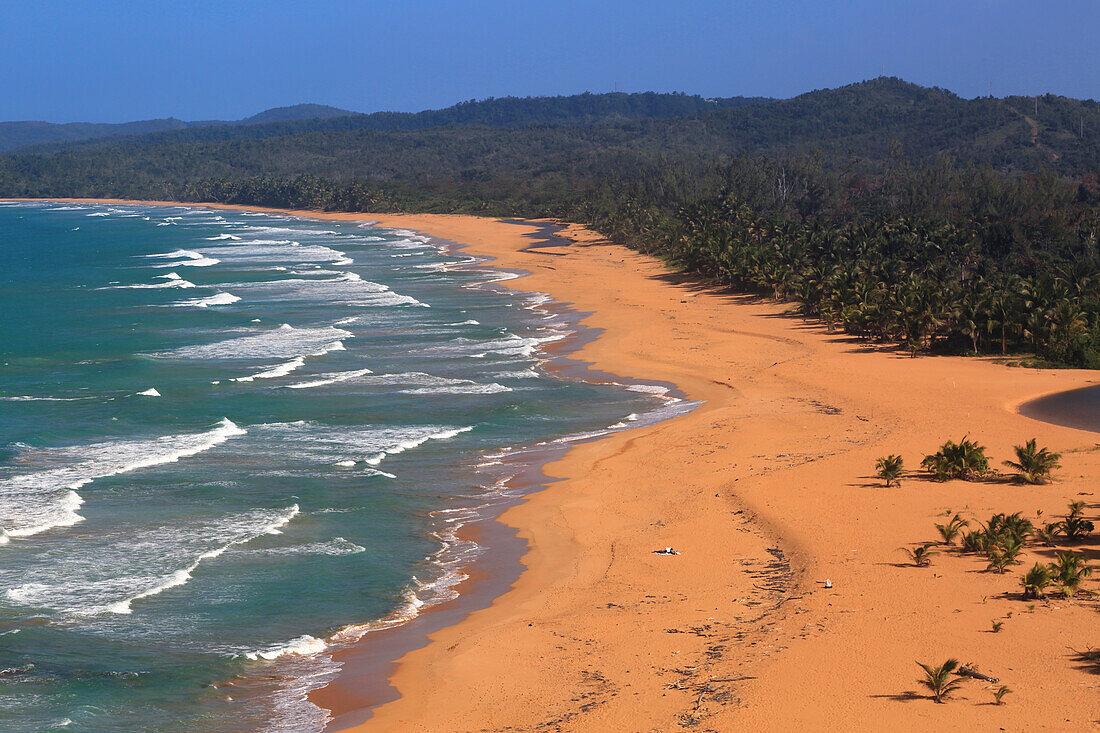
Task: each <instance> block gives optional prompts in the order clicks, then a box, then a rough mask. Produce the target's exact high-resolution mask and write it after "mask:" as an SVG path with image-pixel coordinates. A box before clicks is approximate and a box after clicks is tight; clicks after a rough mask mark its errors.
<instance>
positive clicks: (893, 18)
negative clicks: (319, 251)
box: [0, 0, 1100, 122]
mask: <svg viewBox="0 0 1100 733" xmlns="http://www.w3.org/2000/svg"><path fill="white" fill-rule="evenodd" d="M0 10H2V13H0V69H3V73H2V74H0V120H27V119H35V120H49V121H54V122H71V121H78V120H79V121H104V122H119V121H124V120H133V119H148V118H154V117H170V116H173V117H180V118H182V119H189V120H199V119H213V118H217V119H237V118H240V117H244V116H247V115H249V114H253V113H255V112H258V111H260V110H263V109H266V108H269V107H275V106H282V105H287V104H296V103H299V102H317V103H323V104H332V105H336V106H339V107H344V108H347V109H352V110H356V111H363V112H373V111H377V110H408V111H411V110H419V109H425V108H435V107H445V106H448V105H450V104H453V103H454V102H457V101H461V100H466V99H474V98H484V97H488V96H505V95H509V94H511V95H518V96H525V95H543V94H572V93H576V92H583V91H593V92H599V91H610V90H612V89H614V88H615V87H616V85H618V88H619V89H621V90H623V91H647V90H652V91H685V92H689V93H698V94H703V95H706V96H733V95H764V96H777V97H789V96H793V95H795V94H799V93H802V92H805V91H810V90H812V89H819V88H822V87H833V86H840V85H843V84H848V83H851V82H855V81H860V80H863V79H868V78H872V77H875V76H878V75H879V74H880V73H881V72H882V71H885V73H886V74H888V75H891V76H900V77H902V78H904V79H907V80H909V81H913V82H916V83H919V84H924V85H929V86H933V85H934V86H940V87H945V88H947V89H950V90H952V91H954V92H956V93H958V94H960V95H962V96H965V97H973V96H978V95H984V94H988V93H989V85H990V82H992V84H993V92H994V94H996V95H997V96H1003V95H1006V94H1036V93H1044V92H1054V93H1057V94H1064V95H1068V96H1075V97H1088V98H1092V99H1098V98H1100V39H1098V38H1097V31H1098V30H1100V2H1098V1H1097V0H1073V1H1069V0H1032V1H1027V2H1025V1H1024V0H952V1H951V2H946V1H941V0H925V1H919V0H912V1H906V0H878V1H877V2H868V1H865V0H858V1H857V0H804V1H803V2H789V1H788V0H770V1H769V0H761V1H759V2H730V1H727V2H718V1H717V0H697V1H693V0H680V1H679V2H646V1H643V0H635V1H634V2H629V1H628V0H616V1H612V0H605V1H601V0H588V1H587V2H577V1H575V0H555V1H554V2H544V1H543V0H528V1H527V2H524V1H523V0H513V1H511V2H505V1H501V0H485V1H477V0H451V1H450V2H438V1H435V0H389V1H388V2H375V1H369V0H368V1H364V0H360V1H359V2H351V1H349V0H343V1H338V0H313V1H312V2H299V1H296V0H295V1H291V0H267V2H255V1H251V0H248V1H237V0H219V1H217V2H212V1H209V0H175V2H168V1H167V0H142V1H136V0H133V1H127V2H124V1H121V0H115V1H112V0H66V1H60V0H0Z"/></svg>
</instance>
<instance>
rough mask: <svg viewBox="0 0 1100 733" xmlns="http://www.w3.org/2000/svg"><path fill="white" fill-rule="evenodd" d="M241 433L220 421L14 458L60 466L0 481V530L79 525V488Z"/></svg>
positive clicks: (13, 532)
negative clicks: (186, 429) (184, 430)
mask: <svg viewBox="0 0 1100 733" xmlns="http://www.w3.org/2000/svg"><path fill="white" fill-rule="evenodd" d="M245 433H246V431H245V430H243V429H241V428H239V427H237V425H236V424H234V423H233V421H231V420H229V419H228V418H223V419H222V421H221V422H220V423H218V425H217V426H216V427H214V428H213V429H211V430H208V431H206V432H203V433H185V434H182V435H168V436H165V437H161V438H152V439H145V440H125V439H120V440H112V441H106V442H103V443H92V444H89V445H82V446H72V447H68V448H55V449H42V450H36V451H32V450H24V451H22V452H21V453H20V454H18V455H17V456H16V458H15V463H17V464H19V465H20V466H22V465H27V464H34V463H39V464H43V465H51V464H54V465H55V464H57V463H62V464H64V465H62V466H60V467H55V468H45V469H43V470H39V471H35V472H32V473H20V474H14V475H6V476H3V477H2V478H0V529H2V530H3V531H4V532H5V534H6V535H7V536H9V537H29V536H31V535H35V534H38V533H40V532H45V531H46V530H49V529H53V528H55V527H68V526H72V525H74V524H76V523H78V522H81V521H83V520H84V517H82V516H80V514H78V513H77V511H78V510H79V509H80V506H81V505H82V504H83V503H84V499H83V498H82V497H81V496H80V495H79V494H78V493H77V490H78V489H80V488H81V487H82V486H84V485H86V484H89V483H91V482H92V481H95V480H96V479H101V478H106V477H108V476H115V475H118V474H121V473H129V472H132V471H137V470H140V469H143V468H150V467H152V466H159V465H163V464H166V463H175V462H177V461H179V460H180V459H182V458H187V457H190V456H194V455H197V454H199V453H202V452H204V451H208V450H210V449H211V448H213V447H215V446H217V445H220V444H222V443H224V442H225V441H227V440H229V439H230V438H233V437H236V436H239V435H244V434H245Z"/></svg>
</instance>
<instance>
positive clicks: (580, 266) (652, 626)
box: [134, 202, 1100, 731]
mask: <svg viewBox="0 0 1100 733" xmlns="http://www.w3.org/2000/svg"><path fill="white" fill-rule="evenodd" d="M134 203H139V202H134ZM141 203H149V202H141ZM218 208H234V207H226V206H219V207H218ZM241 208H255V207H241ZM290 213H294V214H300V215H304V216H312V217H318V218H330V217H331V218H338V219H348V220H376V221H379V222H381V224H382V225H384V226H393V227H401V228H407V229H414V230H417V231H421V232H424V233H427V234H430V235H433V236H435V237H438V238H441V239H446V240H451V241H454V242H461V243H463V244H464V245H466V246H467V251H469V252H470V253H472V254H477V255H487V256H490V257H493V258H494V259H495V261H494V262H493V264H494V265H499V266H502V267H506V268H510V269H513V268H514V269H521V270H525V271H527V272H528V273H529V275H528V276H526V277H524V278H521V279H517V280H511V281H508V283H507V285H508V286H511V287H514V288H517V289H523V290H534V291H541V292H545V293H548V294H550V295H551V296H553V297H554V298H556V299H558V300H559V301H563V302H565V303H568V304H570V306H571V307H572V308H574V309H575V310H577V311H579V312H580V313H583V314H588V315H586V316H585V318H584V323H585V324H586V325H589V326H593V327H597V328H599V329H601V330H602V332H601V334H600V336H599V338H598V339H596V340H594V341H591V342H590V343H587V344H585V345H584V346H583V347H582V348H581V349H580V350H579V351H578V352H577V353H576V354H574V356H575V357H576V358H579V359H583V360H584V361H586V362H589V363H591V364H593V365H594V367H596V368H598V369H600V370H603V371H606V372H610V373H613V374H617V375H622V376H623V377H629V378H635V379H646V380H658V381H665V382H671V383H674V384H675V385H677V386H678V387H679V388H680V389H681V390H682V391H683V392H684V393H686V394H687V395H688V396H689V397H690V398H692V399H694V400H700V401H702V403H703V404H702V405H701V406H700V407H699V408H698V409H696V410H695V411H693V412H691V413H690V414H687V415H684V416H681V417H678V418H675V419H673V420H669V421H666V422H663V423H659V424H657V425H654V426H651V427H645V428H639V429H636V430H631V431H627V432H623V433H617V434H614V435H611V436H609V437H607V438H604V439H601V440H598V441H594V442H590V443H584V444H581V445H578V446H577V447H575V448H573V449H572V450H570V451H569V452H568V453H567V454H566V455H565V457H564V458H562V459H561V460H558V461H556V462H554V463H551V464H549V465H547V466H546V467H544V470H545V472H546V473H547V474H548V475H549V476H552V477H555V478H560V479H564V480H561V481H558V482H555V483H553V484H551V485H550V487H549V488H548V489H546V490H544V491H541V492H538V493H535V494H533V495H531V496H530V497H528V498H527V500H526V501H524V502H523V503H521V504H519V505H518V506H515V507H513V508H511V509H509V510H508V511H507V512H505V514H504V515H503V516H502V517H501V521H503V522H504V523H505V524H507V525H509V526H512V527H515V528H517V529H518V533H519V536H520V537H521V538H523V539H524V540H526V542H527V545H528V549H527V551H526V553H525V554H524V556H523V559H522V562H523V565H524V566H525V568H526V569H525V570H524V572H523V573H522V574H521V575H520V576H519V578H518V580H516V582H515V583H514V584H513V585H512V587H511V588H510V589H508V590H507V591H506V592H504V593H503V594H502V595H500V596H499V597H497V598H496V599H495V600H494V601H493V602H492V604H491V605H490V606H489V607H487V608H484V609H482V610H478V611H475V612H473V613H471V614H470V615H469V616H468V617H466V618H465V619H463V620H461V621H459V622H458V623H456V624H455V625H453V626H449V627H446V628H443V629H441V630H439V631H436V632H434V633H432V634H431V637H430V638H431V641H432V643H430V644H428V645H426V646H424V647H422V648H420V649H416V650H415V651H412V652H409V653H407V654H406V655H405V656H403V657H402V658H401V659H400V660H398V664H397V666H396V669H395V671H394V672H393V674H392V675H391V676H390V680H389V681H390V684H391V685H392V686H393V687H394V688H395V689H396V691H397V693H398V694H399V697H397V699H395V700H393V701H391V702H387V703H385V704H382V705H381V706H379V707H377V708H375V709H374V710H373V711H372V714H371V717H369V719H367V720H366V722H365V723H362V724H361V725H358V726H355V727H353V728H347V727H346V726H345V725H343V724H342V723H341V721H345V720H350V719H351V717H352V716H346V717H340V718H337V721H336V724H334V725H333V726H332V728H333V729H347V730H356V731H358V730H362V731H481V730H492V731H498V730H543V731H549V730H564V731H674V730H680V729H682V728H688V729H693V728H694V729H698V730H707V731H730V730H759V731H789V730H814V731H817V730H822V731H824V730H829V731H837V730H891V731H908V730H913V731H917V730H921V731H923V730H929V729H933V728H935V729H939V730H964V729H966V730H974V729H977V730H990V729H992V730H1012V731H1025V730H1026V731H1037V730H1051V731H1063V730H1066V731H1068V730H1074V731H1080V730H1089V729H1095V728H1096V727H1097V726H1098V722H1097V721H1098V720H1100V674H1098V672H1097V670H1096V668H1095V667H1090V665H1089V664H1087V663H1086V662H1085V661H1082V660H1080V659H1079V658H1078V657H1077V655H1076V654H1075V650H1076V651H1077V652H1080V651H1085V650H1086V649H1087V648H1089V647H1090V645H1091V646H1100V632H1098V629H1100V624H1098V623H1097V622H1098V619H1100V616H1098V612H1100V604H1098V603H1097V601H1095V600H1090V599H1087V598H1077V599H1073V600H1069V601H1066V600H1063V599H1062V598H1061V597H1059V596H1056V595H1055V596H1054V597H1052V598H1051V600H1049V601H1048V602H1046V603H1043V602H1038V603H1036V602H1033V601H1023V600H1021V598H1020V580H1019V578H1020V575H1021V573H1022V572H1023V571H1024V570H1026V569H1027V568H1030V567H1031V565H1032V564H1034V563H1035V562H1037V561H1038V562H1044V563H1045V562H1049V561H1051V560H1053V557H1054V551H1055V549H1064V546H1060V547H1059V548H1049V547H1043V546H1040V545H1037V544H1035V543H1032V544H1029V545H1028V546H1027V548H1026V550H1025V552H1024V554H1023V556H1022V563H1023V564H1022V565H1020V566H1016V567H1013V568H1011V569H1009V571H1008V572H1006V573H1004V574H998V573H991V572H983V571H984V569H985V566H986V561H985V560H984V559H983V558H978V557H976V556H973V555H962V554H959V553H957V552H954V551H947V550H946V548H945V551H944V552H943V553H942V554H940V555H937V556H936V557H934V558H933V562H932V564H931V566H930V567H927V568H917V567H914V566H912V565H911V564H908V563H907V560H906V558H905V555H904V554H903V553H902V552H901V551H900V550H899V548H900V547H901V546H912V545H913V544H914V543H918V542H925V541H927V542H930V541H933V540H936V539H938V534H937V532H936V529H935V527H934V523H935V522H944V521H945V519H946V515H947V513H948V512H955V511H957V512H959V513H961V514H962V515H963V516H964V517H966V518H968V519H971V521H972V524H973V521H974V520H976V519H977V520H985V519H988V517H989V516H990V514H992V513H994V512H1015V511H1020V512H1022V513H1023V514H1024V515H1025V516H1027V517H1028V518H1031V519H1032V520H1033V521H1035V520H1036V512H1037V510H1042V519H1041V520H1039V521H1053V520H1055V519H1057V518H1059V517H1060V516H1061V515H1062V514H1064V512H1065V508H1066V504H1067V503H1068V502H1069V501H1071V500H1082V501H1084V502H1085V503H1086V505H1087V509H1086V514H1087V516H1089V517H1090V518H1092V519H1096V515H1097V514H1098V513H1100V498H1098V495H1100V494H1098V492H1100V489H1098V488H1097V481H1096V479H1097V478H1098V477H1100V443H1098V434H1097V433H1092V432H1087V431H1081V430H1074V429H1070V428H1065V427H1060V426H1056V425H1052V424H1048V423H1043V422H1039V421H1036V420H1033V419H1030V418H1027V417H1023V416H1021V415H1020V414H1018V413H1017V412H1016V408H1017V407H1018V406H1019V405H1020V404H1021V403H1023V402H1025V401H1027V400H1030V399H1032V398H1034V397H1037V396H1039V395H1044V394H1050V393H1053V392H1059V391H1063V390H1068V389H1074V388H1078V387H1082V386H1087V385H1089V384H1092V383H1095V382H1097V380H1100V374H1097V373H1096V372H1091V371H1085V370H1031V369H1022V368H1013V367H1009V366H1005V365H1003V364H1001V363H998V361H997V360H995V359H990V358H962V357H919V358H915V359H914V358H910V357H909V356H907V355H902V354H900V353H897V352H894V351H892V350H885V349H876V348H872V347H868V346H865V345H863V344H861V343H859V342H858V341H856V340H854V339H851V338H849V337H847V336H844V335H839V334H830V333H827V332H826V331H825V329H824V328H823V327H821V326H819V325H817V324H814V323H807V322H804V321H802V320H801V319H799V318H798V317H796V316H794V315H792V307H791V306H790V305H789V304H782V303H775V302H772V301H769V300H760V299H756V298H751V297H747V296H741V295H736V294H732V293H729V292H727V291H723V290H719V289H716V288H711V287H707V286H702V285H698V284H693V283H691V282H690V281H686V280H684V279H682V278H680V277H678V276H676V275H674V274H671V273H670V272H669V271H668V270H667V269H666V268H665V267H664V266H663V265H662V264H661V263H660V262H659V261H657V260H655V259H653V258H651V257H647V256H644V255H640V254H638V253H635V252H633V251H631V250H628V249H625V248H623V247H619V246H617V245H612V244H609V243H607V242H605V241H602V240H601V239H600V238H599V237H598V236H597V235H595V234H593V233H591V232H587V231H585V230H583V229H580V228H579V227H575V226H570V227H568V228H567V229H566V230H565V232H564V233H563V235H564V236H566V237H568V238H570V239H571V240H573V242H574V244H573V245H572V246H569V247H564V248H554V249H553V250H552V253H553V256H551V251H550V250H546V249H543V250H540V249H538V248H533V249H532V248H529V245H530V244H531V240H530V239H529V238H524V237H523V236H522V235H523V234H524V233H527V232H530V231H532V230H533V228H532V227H524V226H517V225H514V224H505V223H501V222H498V221H495V220H488V219H479V218H475V217H467V216H446V215H423V216H413V215H400V216H397V215H370V214H320V213H316V212H304V211H299V212H290ZM524 248H528V249H526V251H521V250H524ZM966 434H969V436H970V437H971V438H974V439H977V440H978V441H979V442H981V443H982V444H983V445H985V446H987V448H988V452H989V454H990V456H991V458H992V462H993V463H994V464H995V465H997V466H1000V463H1001V461H1002V460H1005V459H1009V458H1014V455H1013V451H1012V446H1013V445H1016V444H1021V443H1023V442H1024V440H1026V439H1028V438H1031V437H1037V438H1038V439H1039V443H1040V444H1041V445H1046V446H1048V447H1050V448H1051V449H1052V450H1055V451H1058V452H1061V453H1062V454H1063V457H1062V468H1061V469H1060V470H1059V471H1058V472H1057V474H1056V477H1057V479H1058V480H1057V481H1056V482H1055V483H1053V484H1050V485H1045V486H1024V485H1017V484H1014V483H1008V482H983V483H968V482H960V481H950V482H946V483H934V482H931V481H929V480H926V479H925V478H922V477H920V476H918V475H915V474H913V473H910V475H908V476H907V477H906V478H904V479H903V480H902V484H901V486H900V487H892V488H885V487H884V486H883V485H882V482H881V481H880V480H878V479H875V478H873V477H872V476H873V471H874V463H875V459H876V458H878V457H880V456H883V455H886V454H888V453H900V454H901V455H903V456H904V458H905V461H906V466H907V468H909V469H910V470H911V471H912V469H914V468H916V466H917V465H918V464H919V462H920V459H921V457H923V456H924V455H925V454H926V453H930V452H933V451H934V450H935V448H936V447H938V446H939V444H941V443H942V442H943V441H944V440H946V439H956V440H957V439H959V438H961V437H962V436H963V435H966ZM1037 523H1039V522H1038V521H1037ZM666 546H672V547H675V548H676V549H677V550H679V551H680V553H681V554H679V555H676V556H658V555H654V554H653V552H652V551H653V550H654V549H657V548H661V547H666ZM1073 549H1075V550H1077V551H1084V552H1085V553H1087V555H1088V557H1089V560H1090V562H1091V563H1092V564H1093V565H1094V566H1095V565H1097V564H1098V561H1100V543H1098V536H1097V534H1096V533H1093V534H1092V535H1091V536H1090V538H1089V539H1088V540H1087V541H1086V542H1085V543H1082V544H1079V545H1075V546H1073ZM826 578H828V579H830V580H831V585H832V587H831V588H826V586H825V584H824V581H825V580H826ZM1086 587H1088V588H1090V589H1093V590H1100V573H1097V574H1096V575H1094V576H1093V577H1092V578H1090V579H1089V580H1088V581H1087V582H1086ZM993 621H1003V622H1004V623H1003V627H1002V628H1001V630H1000V631H999V632H997V633H994V632H993V631H992V629H991V623H992V622H993ZM363 643H364V644H369V643H370V635H368V636H367V637H366V638H365V639H364V642H363ZM949 657H955V658H958V659H959V660H960V661H962V662H964V663H967V664H969V665H971V666H972V667H974V668H976V669H978V670H979V671H981V672H983V673H985V674H986V675H990V676H993V677H998V678H999V679H1000V682H999V683H998V684H991V683H987V682H983V681H978V680H974V679H968V680H966V681H965V682H964V684H963V685H962V688H961V689H960V691H959V692H958V693H957V695H956V696H955V697H953V698H952V699H951V700H950V701H949V702H948V703H947V704H942V705H940V704H936V703H934V702H932V701H931V700H930V699H929V698H928V697H927V691H926V690H925V689H924V688H922V687H920V686H919V685H918V684H917V682H916V680H917V678H918V676H919V673H920V669H919V668H918V667H917V665H916V664H915V663H914V661H915V660H919V661H922V662H929V663H935V664H938V663H940V662H942V661H944V660H946V659H947V658H949ZM1000 684H1004V685H1007V686H1008V687H1009V688H1011V690H1012V692H1011V693H1009V694H1007V696H1006V697H1005V699H1004V703H1005V704H1004V705H1001V706H997V705H993V704H992V703H993V695H992V692H991V691H992V690H993V689H996V688H997V687H998V686H999V685H1000ZM334 707H335V706H334ZM344 712H346V711H344ZM362 717H363V715H360V716H359V718H360V719H361V718H362Z"/></svg>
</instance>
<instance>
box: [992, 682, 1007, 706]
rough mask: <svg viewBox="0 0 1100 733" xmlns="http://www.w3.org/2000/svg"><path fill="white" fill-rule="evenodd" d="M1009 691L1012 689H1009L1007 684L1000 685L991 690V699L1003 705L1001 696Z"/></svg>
mask: <svg viewBox="0 0 1100 733" xmlns="http://www.w3.org/2000/svg"><path fill="white" fill-rule="evenodd" d="M1010 692H1012V690H1011V689H1009V687H1008V686H1007V685H1001V686H1000V687H998V688H997V689H996V690H994V691H993V699H994V700H995V702H994V703H993V704H994V705H1004V701H1003V700H1002V699H1001V698H1003V697H1004V696H1005V695H1007V694H1008V693H1010Z"/></svg>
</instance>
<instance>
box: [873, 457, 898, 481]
mask: <svg viewBox="0 0 1100 733" xmlns="http://www.w3.org/2000/svg"><path fill="white" fill-rule="evenodd" d="M875 469H876V472H875V475H877V476H878V477H879V478H880V479H882V480H883V481H885V482H886V485H887V486H890V485H891V484H893V485H895V486H901V475H902V474H903V473H904V472H905V466H904V463H903V461H902V459H901V456H896V455H888V456H884V457H883V458H880V459H878V461H876V462H875Z"/></svg>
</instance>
